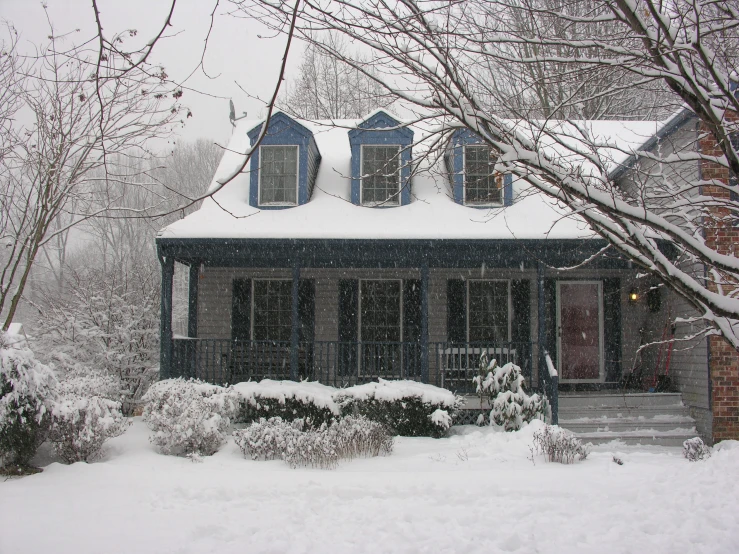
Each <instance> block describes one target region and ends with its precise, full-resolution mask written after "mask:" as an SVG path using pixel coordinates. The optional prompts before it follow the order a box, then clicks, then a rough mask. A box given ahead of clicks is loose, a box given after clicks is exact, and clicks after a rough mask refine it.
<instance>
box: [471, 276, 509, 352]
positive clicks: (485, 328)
mask: <svg viewBox="0 0 739 554" xmlns="http://www.w3.org/2000/svg"><path fill="white" fill-rule="evenodd" d="M468 286H469V289H468V296H467V298H468V302H469V339H468V340H469V341H470V342H495V343H500V342H507V341H508V340H509V337H508V281H468Z"/></svg>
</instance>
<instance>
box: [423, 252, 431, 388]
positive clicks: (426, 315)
mask: <svg viewBox="0 0 739 554" xmlns="http://www.w3.org/2000/svg"><path fill="white" fill-rule="evenodd" d="M421 382H423V383H428V382H429V264H428V262H426V261H425V262H423V264H422V265H421Z"/></svg>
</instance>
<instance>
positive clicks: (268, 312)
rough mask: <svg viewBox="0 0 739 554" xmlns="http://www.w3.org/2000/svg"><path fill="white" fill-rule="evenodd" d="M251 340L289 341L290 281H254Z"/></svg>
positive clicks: (290, 317)
mask: <svg viewBox="0 0 739 554" xmlns="http://www.w3.org/2000/svg"><path fill="white" fill-rule="evenodd" d="M253 298H254V331H253V335H252V338H253V340H277V341H289V340H290V334H291V333H292V281H289V280H269V281H268V280H255V281H254V295H253Z"/></svg>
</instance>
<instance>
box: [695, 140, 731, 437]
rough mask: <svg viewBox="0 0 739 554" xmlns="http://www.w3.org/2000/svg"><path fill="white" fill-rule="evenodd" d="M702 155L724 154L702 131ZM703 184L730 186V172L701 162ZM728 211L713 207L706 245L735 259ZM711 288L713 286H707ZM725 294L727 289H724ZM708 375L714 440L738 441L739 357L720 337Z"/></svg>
mask: <svg viewBox="0 0 739 554" xmlns="http://www.w3.org/2000/svg"><path fill="white" fill-rule="evenodd" d="M700 148H701V152H703V153H704V154H709V155H714V156H721V155H722V154H723V152H722V151H721V149H720V148H719V146H718V144H717V143H716V141H715V138H714V137H713V135H711V134H710V133H708V132H706V131H705V130H704V135H703V138H702V139H701V141H700ZM701 176H702V179H703V180H709V179H717V180H720V181H722V182H724V183H728V182H729V170H728V169H727V168H725V167H722V166H720V165H718V164H715V163H711V162H705V161H704V162H701ZM703 194H704V195H707V196H708V195H710V196H713V197H715V198H719V199H722V200H727V201H728V200H729V195H730V193H729V191H728V190H726V189H723V188H721V187H717V186H711V185H707V186H704V187H703ZM732 223H733V222H732V221H731V218H730V213H729V210H728V209H727V208H722V207H715V208H713V210H712V217H710V218H707V219H706V220H705V222H704V227H705V238H706V244H707V245H708V246H709V247H711V248H713V249H714V250H716V251H717V252H719V253H722V254H727V255H732V256H736V255H737V254H738V253H739V227H736V226H734V225H733V224H732ZM724 279H725V281H727V282H728V283H729V285H728V286H729V287H732V286H733V287H735V288H737V287H739V283H737V282H736V280H735V279H732V278H730V277H729V276H727V275H724ZM710 286H711V287H714V289H713V290H716V289H715V285H710ZM724 291H726V285H724ZM709 352H710V360H711V362H710V372H711V389H712V405H713V439H714V441H720V440H723V439H739V353H737V351H736V350H735V349H734V348H732V347H731V346H730V345H729V344H728V343H727V342H726V340H724V339H723V338H721V337H710V339H709Z"/></svg>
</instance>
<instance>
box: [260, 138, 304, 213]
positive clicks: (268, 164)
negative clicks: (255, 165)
mask: <svg viewBox="0 0 739 554" xmlns="http://www.w3.org/2000/svg"><path fill="white" fill-rule="evenodd" d="M260 155H261V158H262V159H261V169H260V177H259V179H260V181H259V203H260V204H291V205H293V204H297V194H298V147H297V146H262V147H261V148H260Z"/></svg>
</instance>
